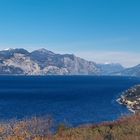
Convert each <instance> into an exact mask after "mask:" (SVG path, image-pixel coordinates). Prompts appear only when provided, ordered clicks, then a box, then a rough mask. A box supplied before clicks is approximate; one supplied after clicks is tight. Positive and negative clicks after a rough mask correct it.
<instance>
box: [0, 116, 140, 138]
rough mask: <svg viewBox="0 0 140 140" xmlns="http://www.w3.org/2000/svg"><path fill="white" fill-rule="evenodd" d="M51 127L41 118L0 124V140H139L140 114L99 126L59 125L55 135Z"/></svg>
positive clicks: (50, 124)
mask: <svg viewBox="0 0 140 140" xmlns="http://www.w3.org/2000/svg"><path fill="white" fill-rule="evenodd" d="M51 126H52V120H51V119H42V118H41V119H40V118H32V119H31V120H25V121H20V122H14V123H10V124H1V126H0V140H1V139H2V140H140V114H136V115H133V116H129V117H124V118H121V119H119V120H118V121H115V122H106V123H102V124H99V125H90V126H83V127H77V128H66V127H65V126H64V125H61V126H60V127H59V128H58V131H57V133H56V134H55V135H52V134H51V133H50V128H51Z"/></svg>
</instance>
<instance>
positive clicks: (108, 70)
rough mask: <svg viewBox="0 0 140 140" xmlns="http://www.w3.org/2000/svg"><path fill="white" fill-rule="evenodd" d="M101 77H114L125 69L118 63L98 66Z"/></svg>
mask: <svg viewBox="0 0 140 140" xmlns="http://www.w3.org/2000/svg"><path fill="white" fill-rule="evenodd" d="M98 67H99V68H100V71H101V75H112V74H113V73H116V72H120V71H123V70H124V69H125V68H124V67H123V66H122V65H120V64H118V63H110V64H98Z"/></svg>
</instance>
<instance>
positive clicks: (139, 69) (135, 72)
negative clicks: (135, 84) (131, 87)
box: [114, 64, 140, 77]
mask: <svg viewBox="0 0 140 140" xmlns="http://www.w3.org/2000/svg"><path fill="white" fill-rule="evenodd" d="M114 74H115V75H119V76H136V77H139V76H140V64H139V65H137V66H134V67H131V68H127V69H124V70H123V71H120V72H117V73H114Z"/></svg>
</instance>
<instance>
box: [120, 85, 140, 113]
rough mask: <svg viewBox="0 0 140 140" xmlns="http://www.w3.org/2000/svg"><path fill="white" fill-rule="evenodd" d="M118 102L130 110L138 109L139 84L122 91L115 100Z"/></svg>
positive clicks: (139, 107)
mask: <svg viewBox="0 0 140 140" xmlns="http://www.w3.org/2000/svg"><path fill="white" fill-rule="evenodd" d="M117 101H118V102H119V103H120V104H123V105H125V106H126V107H127V108H128V109H129V110H130V111H131V112H134V113H136V112H139V111H140V85H135V86H134V87H131V88H130V89H128V90H126V91H124V92H123V93H122V95H121V97H120V98H119V99H118V100H117Z"/></svg>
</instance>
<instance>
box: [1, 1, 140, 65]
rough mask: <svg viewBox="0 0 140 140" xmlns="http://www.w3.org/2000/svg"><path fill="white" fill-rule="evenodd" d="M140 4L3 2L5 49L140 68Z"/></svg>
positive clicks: (121, 2) (3, 43)
mask: <svg viewBox="0 0 140 140" xmlns="http://www.w3.org/2000/svg"><path fill="white" fill-rule="evenodd" d="M139 7H140V1H139V0H0V49H1V50H2V49H6V48H25V49H27V50H29V51H32V50H35V49H38V48H46V49H48V50H51V51H54V52H56V53H71V54H75V55H77V56H79V57H82V58H85V59H87V60H91V61H95V62H97V63H107V62H109V63H112V62H114V63H121V64H122V65H124V66H125V67H131V66H134V65H137V64H139V63H140V55H139V54H140V8H139Z"/></svg>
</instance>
